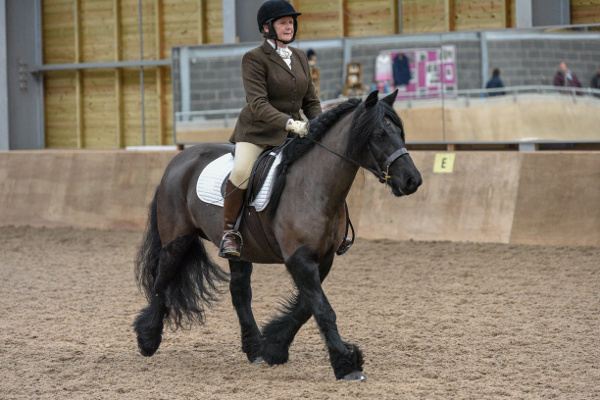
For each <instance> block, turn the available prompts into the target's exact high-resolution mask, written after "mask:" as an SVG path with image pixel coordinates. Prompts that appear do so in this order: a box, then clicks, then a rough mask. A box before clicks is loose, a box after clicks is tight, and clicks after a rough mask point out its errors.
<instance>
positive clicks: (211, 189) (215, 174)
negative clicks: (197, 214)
mask: <svg viewBox="0 0 600 400" xmlns="http://www.w3.org/2000/svg"><path fill="white" fill-rule="evenodd" d="M274 155H275V153H271V154H270V156H274ZM280 162H281V153H279V154H277V156H276V157H275V161H273V164H272V165H271V169H270V170H269V173H268V175H267V179H266V180H265V183H263V185H262V187H261V188H260V191H259V192H258V194H257V195H256V196H255V198H254V201H253V202H252V203H250V205H252V206H254V207H255V208H256V211H259V212H260V211H262V210H264V209H265V207H267V204H269V199H270V198H271V190H272V188H273V181H274V180H275V170H276V168H277V166H278V165H279V163H280ZM232 168H233V156H232V155H231V154H230V153H227V154H225V155H222V156H221V157H219V158H217V159H216V160H214V161H213V162H211V163H210V164H208V165H207V166H206V168H204V171H202V173H201V174H200V176H199V177H198V183H197V184H196V194H197V195H198V198H199V199H200V200H201V201H203V202H204V203H208V204H214V205H216V206H220V207H223V195H222V194H221V186H222V185H223V181H224V180H225V177H227V174H229V173H230V172H231V169H232Z"/></svg>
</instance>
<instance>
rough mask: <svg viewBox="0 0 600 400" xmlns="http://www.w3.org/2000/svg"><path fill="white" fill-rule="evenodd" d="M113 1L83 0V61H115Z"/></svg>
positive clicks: (81, 15)
mask: <svg viewBox="0 0 600 400" xmlns="http://www.w3.org/2000/svg"><path fill="white" fill-rule="evenodd" d="M113 13H114V7H113V2H112V1H106V0H86V1H81V9H80V11H79V18H80V22H81V26H80V35H81V60H80V61H81V62H101V61H113V58H112V56H113V54H114V52H115V51H114V38H113V32H114V29H115V22H114V20H115V18H114V14H113Z"/></svg>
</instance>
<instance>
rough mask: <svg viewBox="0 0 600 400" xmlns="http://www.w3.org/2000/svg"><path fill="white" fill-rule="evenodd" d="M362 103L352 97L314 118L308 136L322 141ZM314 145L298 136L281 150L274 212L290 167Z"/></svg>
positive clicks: (273, 199) (275, 185) (274, 189)
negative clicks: (326, 134) (334, 126)
mask: <svg viewBox="0 0 600 400" xmlns="http://www.w3.org/2000/svg"><path fill="white" fill-rule="evenodd" d="M361 104H362V100H361V99H359V98H352V99H349V100H347V101H345V102H343V103H340V104H338V105H337V106H335V107H334V108H332V109H331V110H328V111H326V112H324V113H323V114H321V115H319V116H318V117H316V118H314V119H312V120H311V121H310V128H309V129H310V130H309V133H308V137H309V138H311V139H313V140H315V141H320V140H321V138H322V137H323V135H325V133H326V132H327V131H328V130H329V128H331V127H332V126H333V125H334V124H335V123H336V122H338V121H339V120H340V119H341V118H342V117H343V116H344V115H346V114H348V113H349V112H351V111H352V110H355V109H357V108H358V107H359V105H361ZM314 146H315V143H314V142H313V141H311V140H308V139H303V138H300V137H296V138H295V140H292V141H291V142H289V143H288V145H287V146H286V147H284V148H283V150H282V152H281V162H280V163H279V166H278V167H277V171H275V182H274V183H273V190H272V192H271V199H270V200H269V203H270V206H269V208H270V210H271V212H272V213H274V212H275V210H277V206H278V205H279V199H280V198H281V193H283V189H284V188H285V182H286V177H287V170H288V167H289V166H290V165H292V164H293V163H294V162H295V161H296V160H298V159H299V158H301V157H302V156H303V155H305V154H306V153H307V152H308V151H309V150H310V149H312V148H313V147H314Z"/></svg>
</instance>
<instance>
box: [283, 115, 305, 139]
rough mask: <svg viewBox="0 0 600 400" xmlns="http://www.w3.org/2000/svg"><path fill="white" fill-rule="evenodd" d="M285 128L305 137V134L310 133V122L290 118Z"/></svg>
mask: <svg viewBox="0 0 600 400" xmlns="http://www.w3.org/2000/svg"><path fill="white" fill-rule="evenodd" d="M285 130H286V131H292V132H294V133H296V134H297V135H298V136H300V137H301V138H303V137H304V136H306V135H308V122H304V121H295V120H293V119H290V120H289V121H288V123H287V125H286V126H285Z"/></svg>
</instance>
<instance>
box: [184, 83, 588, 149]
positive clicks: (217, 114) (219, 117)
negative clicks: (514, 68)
mask: <svg viewBox="0 0 600 400" xmlns="http://www.w3.org/2000/svg"><path fill="white" fill-rule="evenodd" d="M385 95H386V93H381V94H380V96H382V97H383V96H385ZM366 96H367V95H366V94H365V95H363V96H362V97H363V98H366ZM347 99H348V97H339V98H337V99H332V100H327V101H322V102H321V105H322V107H323V109H324V110H326V109H328V108H331V107H334V106H335V105H336V104H339V103H341V102H343V101H346V100H347ZM536 100H537V101H551V102H561V103H565V102H568V103H574V104H588V105H593V106H596V107H598V113H599V114H600V90H599V89H593V88H573V87H557V86H548V85H533V86H512V87H504V88H493V89H467V90H458V91H457V92H456V94H455V95H452V96H443V97H442V96H440V97H426V96H418V95H415V96H412V97H409V98H402V99H398V100H397V102H396V104H395V108H396V109H406V108H420V107H441V108H444V107H445V108H449V107H485V106H492V105H496V104H506V103H518V102H521V101H536ZM240 111H241V109H237V108H236V109H223V110H208V111H189V112H181V111H179V112H176V113H175V135H174V138H175V143H177V144H190V143H180V142H178V141H177V129H178V125H179V128H183V129H186V128H187V129H189V127H193V128H194V129H195V130H203V129H215V128H233V126H234V125H235V122H236V120H237V117H238V115H239V113H240ZM443 137H445V136H443ZM407 144H409V145H412V146H447V147H448V148H449V149H455V148H457V147H461V146H462V147H468V146H473V145H476V146H480V147H488V148H493V147H494V146H509V145H514V146H516V147H517V148H518V149H519V150H520V151H534V150H537V149H539V148H540V147H552V146H554V145H562V144H571V145H590V144H591V145H598V147H599V148H600V128H599V131H598V139H596V140H593V139H592V140H575V139H565V140H547V139H531V138H522V139H520V140H513V141H486V140H477V141H451V140H444V139H442V138H441V139H440V140H435V141H409V142H408V143H407ZM559 147H560V146H559ZM563 147H564V146H563ZM566 148H568V146H566Z"/></svg>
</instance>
